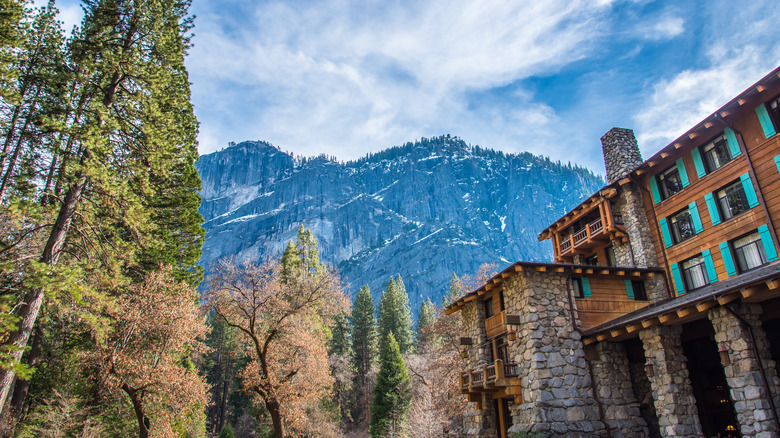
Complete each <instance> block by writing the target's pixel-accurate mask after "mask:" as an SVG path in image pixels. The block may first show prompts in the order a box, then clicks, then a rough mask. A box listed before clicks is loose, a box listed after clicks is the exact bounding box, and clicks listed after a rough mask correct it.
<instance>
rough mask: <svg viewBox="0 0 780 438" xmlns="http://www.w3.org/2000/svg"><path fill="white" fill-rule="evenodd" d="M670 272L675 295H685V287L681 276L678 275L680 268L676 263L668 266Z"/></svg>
mask: <svg viewBox="0 0 780 438" xmlns="http://www.w3.org/2000/svg"><path fill="white" fill-rule="evenodd" d="M670 269H671V270H672V279H673V280H674V288H675V290H676V291H677V295H682V294H684V293H685V286H683V281H682V275H680V268H679V266H677V263H672V264H671V266H670Z"/></svg>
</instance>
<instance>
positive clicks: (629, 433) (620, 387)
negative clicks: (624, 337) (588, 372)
mask: <svg viewBox="0 0 780 438" xmlns="http://www.w3.org/2000/svg"><path fill="white" fill-rule="evenodd" d="M595 348H596V353H597V354H598V360H594V361H592V365H593V372H594V375H595V380H596V388H597V389H598V397H599V400H600V401H601V404H602V406H603V408H604V411H605V416H606V418H607V422H608V423H609V427H610V429H611V430H612V436H613V437H614V438H619V437H637V438H639V437H647V436H648V430H647V423H646V422H645V420H644V419H642V416H641V413H640V411H639V403H638V402H637V400H636V398H635V397H634V389H633V386H632V385H631V375H630V373H629V368H628V355H627V354H626V349H625V347H624V346H623V344H621V343H617V342H599V343H598V344H596V347H595Z"/></svg>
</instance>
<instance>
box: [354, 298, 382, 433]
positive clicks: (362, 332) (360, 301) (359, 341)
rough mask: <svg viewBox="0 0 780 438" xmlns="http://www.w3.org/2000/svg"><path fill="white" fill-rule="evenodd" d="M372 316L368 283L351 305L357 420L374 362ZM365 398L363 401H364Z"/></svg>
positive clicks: (359, 416) (362, 406) (361, 414)
mask: <svg viewBox="0 0 780 438" xmlns="http://www.w3.org/2000/svg"><path fill="white" fill-rule="evenodd" d="M376 330H377V328H376V318H375V317H374V299H373V298H372V297H371V290H370V289H369V287H368V285H366V286H363V287H362V288H361V289H360V291H358V294H357V297H356V298H355V304H354V305H353V307H352V366H353V368H354V369H355V380H354V384H353V385H352V387H353V388H354V389H355V391H354V392H355V397H354V407H355V411H354V412H353V413H352V417H353V418H354V419H355V420H356V421H359V419H360V418H362V417H363V414H365V412H364V409H365V406H366V405H367V404H368V402H367V400H368V398H367V397H368V392H367V388H368V386H369V375H370V374H371V367H372V366H373V365H374V363H375V362H376V354H377V338H376V337H377V332H376ZM364 400H365V402H364Z"/></svg>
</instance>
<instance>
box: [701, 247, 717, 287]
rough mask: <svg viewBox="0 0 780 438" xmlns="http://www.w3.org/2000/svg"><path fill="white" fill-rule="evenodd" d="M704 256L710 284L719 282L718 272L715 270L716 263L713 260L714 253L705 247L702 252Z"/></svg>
mask: <svg viewBox="0 0 780 438" xmlns="http://www.w3.org/2000/svg"><path fill="white" fill-rule="evenodd" d="M701 255H702V257H704V267H705V268H707V277H709V279H710V284H712V283H717V282H718V274H717V272H715V263H713V262H712V254H710V250H708V249H705V250H704V251H702V252H701Z"/></svg>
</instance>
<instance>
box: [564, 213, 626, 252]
mask: <svg viewBox="0 0 780 438" xmlns="http://www.w3.org/2000/svg"><path fill="white" fill-rule="evenodd" d="M616 223H617V222H616ZM621 223H622V222H621ZM603 233H604V221H602V220H601V218H598V219H596V220H594V221H593V222H590V223H588V224H586V225H585V227H584V228H581V229H579V230H576V231H575V232H574V233H572V234H571V235H570V236H569V237H568V238H565V239H563V240H562V241H561V254H566V253H567V252H569V251H571V250H573V249H574V248H576V247H578V246H581V245H584V244H586V243H589V242H590V241H591V238H593V237H595V236H599V235H601V234H603Z"/></svg>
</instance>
